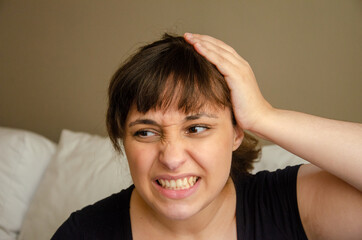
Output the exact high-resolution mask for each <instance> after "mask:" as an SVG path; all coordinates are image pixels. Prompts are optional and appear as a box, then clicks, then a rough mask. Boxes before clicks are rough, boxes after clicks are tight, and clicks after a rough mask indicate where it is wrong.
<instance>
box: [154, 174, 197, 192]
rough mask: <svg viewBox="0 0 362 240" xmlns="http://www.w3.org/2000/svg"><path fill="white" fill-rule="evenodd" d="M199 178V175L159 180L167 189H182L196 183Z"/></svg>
mask: <svg viewBox="0 0 362 240" xmlns="http://www.w3.org/2000/svg"><path fill="white" fill-rule="evenodd" d="M197 180H198V177H195V176H193V177H185V178H179V179H176V180H175V179H171V180H167V179H158V180H157V182H158V183H159V184H160V185H161V186H162V187H163V188H166V189H171V190H182V189H188V188H190V187H192V186H194V185H195V183H196V181H197Z"/></svg>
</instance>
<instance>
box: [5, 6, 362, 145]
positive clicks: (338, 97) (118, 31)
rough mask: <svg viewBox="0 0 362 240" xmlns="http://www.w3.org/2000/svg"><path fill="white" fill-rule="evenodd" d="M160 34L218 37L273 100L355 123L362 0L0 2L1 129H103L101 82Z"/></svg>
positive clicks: (54, 135)
mask: <svg viewBox="0 0 362 240" xmlns="http://www.w3.org/2000/svg"><path fill="white" fill-rule="evenodd" d="M164 31H169V32H174V33H179V34H182V33H183V32H184V31H190V32H199V33H205V34H210V35H213V36H215V37H218V38H220V39H222V40H224V41H226V42H227V43H229V44H230V45H232V46H233V47H234V48H235V49H236V50H237V51H238V52H239V53H240V54H241V55H242V56H243V57H244V58H245V59H247V60H248V61H249V62H250V63H251V65H252V67H253V69H254V72H255V74H256V76H257V79H258V81H259V84H260V87H261V89H262V92H263V93H264V95H265V97H266V98H267V99H268V100H269V101H270V102H271V103H272V104H273V105H274V106H277V107H281V108H286V109H294V110H298V111H304V112H307V113H311V114H316V115H320V116H324V117H329V118H335V119H342V120H348V121H357V122H362V111H361V109H362V108H361V103H362V96H361V90H362V81H361V76H362V74H361V73H362V68H361V59H362V46H361V43H362V1H360V0H355V1H352V0H345V1H341V0H318V1H315V0H303V1H302V0H300V1H290V0H280V1H271V0H265V1H255V0H249V1H236V0H235V1H232V0H228V1H225V0H223V1H221V0H220V1H206V0H204V1H201V0H198V1H194V0H187V1H169V0H153V1H149V0H143V1H131V0H129V1H121V0H113V1H101V0H99V1H95V0H93V1H85V0H84V1H74V0H60V1H46V0H43V1H40V0H38V1H35V0H33V1H32V0H23V1H17V0H14V1H0V125H2V126H9V127H16V128H24V129H28V130H32V131H35V132H38V133H40V134H43V135H45V136H47V137H49V138H51V139H52V140H54V141H57V139H58V137H59V134H60V131H61V129H63V128H68V129H71V130H75V131H87V132H91V133H99V134H105V124H104V115H105V111H106V89H107V84H108V81H109V78H110V77H111V75H112V73H113V72H114V71H115V70H116V68H117V66H119V64H120V62H121V61H122V60H124V59H125V58H126V57H127V56H128V55H129V54H131V53H132V52H133V51H134V50H135V49H136V48H137V47H139V46H140V45H142V44H144V43H147V42H150V41H153V40H156V39H158V38H159V37H160V36H161V35H162V33H163V32H164Z"/></svg>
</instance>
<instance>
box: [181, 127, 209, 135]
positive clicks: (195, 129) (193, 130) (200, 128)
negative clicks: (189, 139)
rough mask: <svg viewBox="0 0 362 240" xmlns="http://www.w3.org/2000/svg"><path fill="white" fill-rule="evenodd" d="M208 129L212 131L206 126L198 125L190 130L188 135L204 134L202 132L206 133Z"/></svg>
mask: <svg viewBox="0 0 362 240" xmlns="http://www.w3.org/2000/svg"><path fill="white" fill-rule="evenodd" d="M207 129H210V128H209V127H206V126H201V125H196V126H192V127H190V128H188V129H187V133H191V134H197V133H202V132H204V131H206V130H207Z"/></svg>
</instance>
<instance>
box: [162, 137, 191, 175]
mask: <svg viewBox="0 0 362 240" xmlns="http://www.w3.org/2000/svg"><path fill="white" fill-rule="evenodd" d="M159 161H160V162H161V164H162V165H163V166H165V167H166V168H167V169H169V170H171V171H175V170H177V169H178V168H179V167H181V166H182V164H183V163H184V162H185V161H186V151H185V147H184V145H183V144H182V143H181V142H172V143H170V142H167V143H164V144H163V146H162V147H161V151H160V155H159Z"/></svg>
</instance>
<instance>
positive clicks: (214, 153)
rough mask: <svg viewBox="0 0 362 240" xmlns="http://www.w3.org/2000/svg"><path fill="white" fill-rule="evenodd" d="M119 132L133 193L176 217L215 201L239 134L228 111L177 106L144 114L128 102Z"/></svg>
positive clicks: (225, 178) (169, 217)
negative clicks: (125, 116)
mask: <svg viewBox="0 0 362 240" xmlns="http://www.w3.org/2000/svg"><path fill="white" fill-rule="evenodd" d="M124 133H125V134H124V138H123V144H124V148H125V153H126V155H127V159H128V162H129V166H130V171H131V175H132V178H133V182H134V184H135V191H136V194H138V195H139V196H141V199H143V201H144V202H145V203H146V204H147V205H148V206H149V207H150V209H152V211H154V213H155V214H159V215H162V216H163V217H166V218H168V219H178V220H184V219H187V218H189V217H191V216H193V215H195V214H197V213H199V212H201V211H202V210H203V209H205V208H208V207H212V206H213V204H214V203H215V202H216V201H217V199H218V198H219V197H220V195H221V194H220V193H221V192H222V190H223V189H224V187H225V185H226V182H227V181H228V179H229V173H230V166H231V159H232V152H233V151H234V150H235V149H237V148H238V147H239V145H240V144H241V142H242V139H243V136H244V135H243V132H242V131H240V130H238V129H236V128H235V127H234V125H233V124H232V119H231V112H230V109H229V108H228V107H224V108H222V107H215V106H214V107H203V108H201V109H199V111H197V112H191V113H187V114H186V113H184V112H183V111H181V110H179V109H178V108H177V106H170V107H169V108H167V109H165V110H160V109H157V110H156V109H151V110H149V111H148V112H146V113H141V112H139V111H137V108H136V107H135V106H133V107H132V108H131V109H130V111H129V113H128V115H127V119H126V123H125V130H124Z"/></svg>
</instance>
